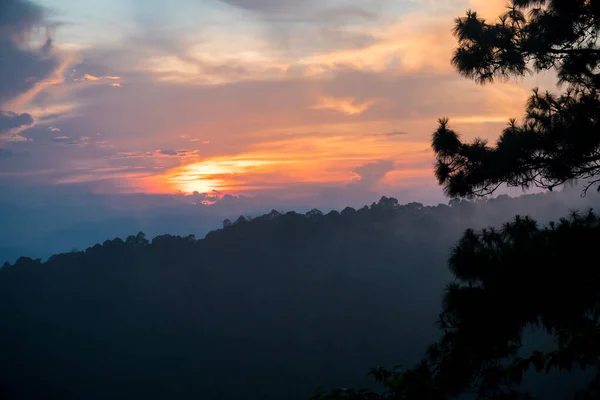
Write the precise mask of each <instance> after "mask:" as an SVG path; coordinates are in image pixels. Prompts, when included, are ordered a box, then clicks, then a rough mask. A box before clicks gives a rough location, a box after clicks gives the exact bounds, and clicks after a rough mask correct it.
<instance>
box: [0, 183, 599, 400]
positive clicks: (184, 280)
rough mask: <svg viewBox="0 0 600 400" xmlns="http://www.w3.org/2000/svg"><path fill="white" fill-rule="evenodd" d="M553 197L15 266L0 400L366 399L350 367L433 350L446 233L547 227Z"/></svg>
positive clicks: (117, 244) (414, 210) (107, 249)
mask: <svg viewBox="0 0 600 400" xmlns="http://www.w3.org/2000/svg"><path fill="white" fill-rule="evenodd" d="M559 195H560V193H552V194H547V195H541V194H539V195H528V196H522V197H519V198H517V199H510V198H508V197H501V198H498V199H493V200H489V201H478V202H467V201H464V200H463V201H458V200H454V201H452V202H451V204H450V205H449V206H448V205H439V206H435V207H429V206H423V205H421V204H419V203H411V204H407V205H399V204H398V203H397V201H395V200H394V199H390V198H383V199H382V200H381V201H380V202H379V203H377V204H373V205H371V206H370V207H364V208H361V209H359V210H355V209H353V208H346V209H344V210H342V211H341V212H339V213H338V212H331V213H328V214H323V213H320V212H318V211H312V212H310V213H307V214H305V215H303V214H297V213H285V214H282V213H278V212H272V213H270V214H267V215H264V216H262V217H257V218H253V219H249V218H239V219H237V222H234V223H227V224H226V225H227V227H226V228H224V229H221V230H218V231H214V232H211V233H210V234H208V235H207V236H206V238H205V239H201V240H197V239H195V238H194V237H191V236H187V237H186V236H183V237H182V236H169V235H164V236H157V237H155V238H154V239H152V240H151V241H148V240H147V239H146V238H145V236H144V235H143V234H138V235H136V236H130V237H128V238H126V240H121V239H115V240H109V241H106V242H104V243H103V244H99V245H96V246H93V247H91V248H88V249H86V250H85V251H75V252H72V253H67V254H59V255H55V256H53V257H51V258H50V259H48V260H47V261H45V262H42V261H41V260H33V259H29V258H26V257H23V258H21V259H19V260H18V261H17V262H16V263H15V264H14V265H13V264H7V265H6V266H5V267H4V268H2V269H0V316H1V318H2V329H0V398H3V399H19V400H20V399H40V398H51V399H65V398H85V399H105V398H113V399H131V398H144V399H173V398H179V399H192V398H194V399H198V398H209V399H216V400H218V399H240V398H243V399H248V400H250V399H261V400H265V399H267V400H268V399H281V398H282V397H283V398H286V399H291V400H293V399H306V398H308V397H309V396H310V395H311V394H312V393H314V389H315V388H316V387H318V386H323V387H343V386H345V385H347V384H349V383H351V384H355V385H359V386H363V385H364V386H366V387H368V386H369V385H370V384H371V378H369V377H367V376H365V367H367V366H369V365H377V364H383V365H393V363H402V364H403V365H405V366H411V365H413V364H414V363H416V362H417V361H418V360H419V359H420V358H421V356H422V354H423V351H424V350H425V349H426V348H427V346H428V345H429V343H431V342H432V341H434V340H435V339H436V337H437V329H436V328H435V320H436V317H437V316H438V314H439V309H440V308H439V307H440V301H441V292H442V290H443V288H444V284H445V283H446V282H447V281H448V280H449V279H450V277H451V275H450V274H449V273H448V271H447V270H446V268H444V265H445V262H446V259H447V254H448V249H449V248H451V246H452V244H453V243H454V242H455V238H456V237H458V236H459V234H460V232H462V231H463V230H464V229H465V228H466V227H468V226H479V227H482V226H485V225H487V224H490V223H499V221H503V220H506V219H507V218H509V216H510V215H511V213H512V212H513V210H514V209H520V210H522V211H523V212H525V213H533V215H536V216H538V217H539V218H541V219H543V220H547V219H548V218H550V217H551V216H556V215H560V214H562V213H563V212H564V211H563V210H565V207H564V206H563V205H561V203H560V202H559V198H560V197H559ZM587 200H590V201H591V199H587ZM587 200H586V201H587ZM580 201H581V202H583V201H584V200H583V199H580ZM381 371H382V370H378V369H375V370H374V372H373V376H374V377H377V378H382V379H385V380H386V381H390V382H391V381H393V382H392V384H394V385H396V386H395V387H398V388H399V387H400V386H399V385H400V382H401V383H402V385H403V386H402V387H403V388H404V389H402V390H405V391H407V393H409V392H410V393H414V392H417V393H421V392H419V391H421V390H423V381H422V377H423V376H424V372H425V371H426V370H425V369H423V368H422V369H417V370H416V371H414V372H410V373H409V374H408V375H406V376H403V379H402V380H401V381H400V380H397V379H396V378H393V379H392V377H391V376H387V375H385V373H384V375H381V373H382V372H381ZM399 371H400V370H399ZM409 382H412V383H410V384H409ZM427 390H429V389H427ZM411 396H413V397H412V398H414V395H411Z"/></svg>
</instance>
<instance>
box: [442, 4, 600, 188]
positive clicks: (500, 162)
mask: <svg viewBox="0 0 600 400" xmlns="http://www.w3.org/2000/svg"><path fill="white" fill-rule="evenodd" d="M599 32H600V1H598V0H568V1H565V0H547V1H539V0H513V2H512V6H511V7H510V8H509V9H508V10H507V12H506V13H505V14H504V15H502V16H501V17H500V18H499V20H498V21H496V22H494V23H488V22H486V21H485V20H483V19H482V18H480V17H479V16H478V15H477V13H476V12H474V11H468V12H467V15H466V16H465V17H463V18H458V19H457V20H456V26H455V30H454V34H455V36H456V37H457V38H458V42H459V47H458V49H457V50H456V52H455V55H454V58H453V60H452V62H453V64H454V65H455V66H456V68H457V69H458V71H459V72H460V73H461V74H463V75H464V76H466V77H468V78H471V79H474V80H476V81H477V82H479V83H486V82H491V81H493V80H494V79H495V78H508V77H510V76H512V75H524V74H526V73H528V72H534V71H542V70H549V69H554V70H556V71H557V73H558V78H559V83H561V84H563V85H565V86H566V91H565V92H564V93H562V94H560V95H555V94H551V93H548V92H546V93H541V92H539V91H538V90H537V89H535V90H534V93H533V95H532V97H531V98H530V100H529V102H528V104H527V106H526V115H525V119H524V121H523V122H522V123H518V122H517V121H516V120H511V121H510V122H509V124H508V126H507V127H506V129H504V131H503V132H502V134H501V136H500V138H499V139H498V141H497V143H496V145H495V146H488V145H487V141H486V140H482V139H476V140H475V141H473V142H472V143H463V142H461V141H460V139H459V136H458V134H457V133H456V132H455V131H453V130H452V129H450V127H449V125H448V119H441V120H440V124H439V128H438V130H437V131H436V132H435V133H434V135H433V149H434V151H435V152H436V154H437V165H436V176H437V178H438V180H439V182H440V184H442V185H444V188H445V191H446V193H447V194H448V195H449V196H452V197H454V196H473V195H486V194H489V193H491V192H493V191H494V190H495V189H496V188H498V187H499V186H500V185H502V184H506V185H508V186H521V187H531V186H538V187H542V188H548V189H550V190H552V189H553V188H555V187H556V186H559V185H561V184H563V183H565V182H569V181H573V180H577V179H583V180H586V181H587V186H586V188H585V190H587V188H589V187H590V186H592V185H595V184H597V183H598V182H600V180H598V179H596V178H597V177H598V175H599V174H600V135H598V133H599V132H600V47H599V40H598V34H599Z"/></svg>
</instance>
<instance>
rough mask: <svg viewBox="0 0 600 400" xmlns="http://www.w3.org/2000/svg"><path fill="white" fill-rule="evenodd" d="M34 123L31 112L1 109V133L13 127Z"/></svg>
mask: <svg viewBox="0 0 600 400" xmlns="http://www.w3.org/2000/svg"><path fill="white" fill-rule="evenodd" d="M32 124H33V118H32V117H31V115H30V114H27V113H23V114H17V113H14V112H12V111H0V133H5V132H7V131H9V130H12V129H18V128H22V127H24V126H30V125H32Z"/></svg>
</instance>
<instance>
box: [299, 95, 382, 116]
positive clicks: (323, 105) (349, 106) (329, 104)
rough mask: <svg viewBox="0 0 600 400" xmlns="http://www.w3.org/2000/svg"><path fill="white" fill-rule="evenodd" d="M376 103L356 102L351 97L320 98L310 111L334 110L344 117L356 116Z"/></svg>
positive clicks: (373, 101) (372, 101)
mask: <svg viewBox="0 0 600 400" xmlns="http://www.w3.org/2000/svg"><path fill="white" fill-rule="evenodd" d="M376 102H377V101H376V100H366V101H363V102H357V101H356V100H355V99H354V98H353V97H331V96H320V97H319V101H318V103H317V104H315V105H313V106H312V107H311V109H313V110H334V111H338V112H341V113H343V114H346V115H356V114H362V113H363V112H364V111H366V110H367V109H369V108H370V107H371V106H372V105H373V104H375V103H376Z"/></svg>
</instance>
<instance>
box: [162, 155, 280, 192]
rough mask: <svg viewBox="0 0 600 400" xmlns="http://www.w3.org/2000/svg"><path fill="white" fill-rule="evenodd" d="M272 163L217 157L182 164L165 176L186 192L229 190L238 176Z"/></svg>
mask: <svg viewBox="0 0 600 400" xmlns="http://www.w3.org/2000/svg"><path fill="white" fill-rule="evenodd" d="M272 164H274V162H273V161H267V160H251V159H225V158H216V159H209V160H205V161H201V162H197V163H193V164H189V165H185V166H182V167H180V168H177V169H175V170H174V171H171V172H169V173H167V176H165V177H164V178H165V182H166V183H167V184H168V185H170V186H175V187H176V188H177V189H178V190H181V191H182V192H186V193H192V192H199V193H208V192H211V191H213V190H217V191H228V190H231V189H232V186H233V182H234V181H235V178H236V177H238V176H240V175H244V174H248V173H251V172H259V171H261V170H264V168H265V167H267V166H269V165H272Z"/></svg>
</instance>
